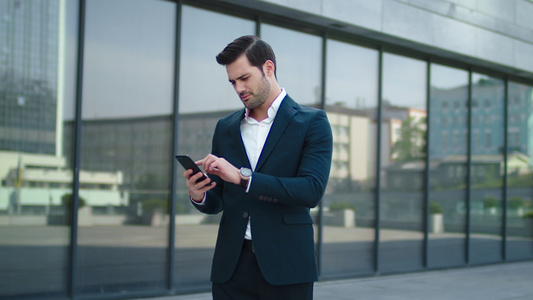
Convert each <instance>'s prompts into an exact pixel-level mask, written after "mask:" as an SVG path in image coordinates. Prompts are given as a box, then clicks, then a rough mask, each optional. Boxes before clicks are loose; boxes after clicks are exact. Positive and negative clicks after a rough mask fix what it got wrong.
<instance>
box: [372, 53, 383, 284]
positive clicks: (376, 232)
mask: <svg viewBox="0 0 533 300" xmlns="http://www.w3.org/2000/svg"><path fill="white" fill-rule="evenodd" d="M378 51H379V56H378V107H377V109H378V111H377V113H378V118H377V123H378V124H377V125H378V126H377V146H376V147H377V151H376V152H377V153H376V156H377V157H376V170H377V172H376V189H375V190H376V195H375V205H374V209H375V211H374V213H375V229H374V239H375V240H374V245H375V247H374V248H375V249H374V272H375V274H376V275H379V273H380V260H379V258H380V253H379V252H380V241H379V239H380V230H381V213H380V208H381V119H382V102H383V101H382V98H383V47H380V49H379V50H378Z"/></svg>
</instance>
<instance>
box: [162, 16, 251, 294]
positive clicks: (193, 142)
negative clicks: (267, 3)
mask: <svg viewBox="0 0 533 300" xmlns="http://www.w3.org/2000/svg"><path fill="white" fill-rule="evenodd" d="M182 17H183V18H182V29H181V30H182V31H181V32H182V40H181V61H180V103H179V108H180V114H179V118H178V153H180V154H189V155H190V156H191V158H192V159H194V160H198V159H201V158H203V157H204V156H205V155H207V154H208V153H211V139H212V137H213V131H214V130H215V125H216V123H217V121H218V120H219V119H220V118H222V117H224V116H226V115H228V114H230V113H231V112H233V111H235V110H237V109H241V108H242V107H243V104H242V102H241V101H240V99H239V97H238V96H237V94H236V93H235V90H234V89H233V86H232V85H231V84H230V83H229V81H228V75H227V73H226V68H225V67H224V66H221V65H219V64H218V63H217V62H216V59H215V57H216V56H217V54H218V53H220V51H222V49H224V47H226V45H227V44H229V43H230V42H231V41H233V40H234V39H236V38H238V37H240V36H243V35H247V34H254V33H255V23H254V22H252V21H249V20H245V19H240V18H235V17H232V16H228V15H223V14H219V13H215V12H210V11H207V10H202V9H198V8H194V7H190V6H184V7H183V11H182ZM206 87H207V88H206ZM177 173H178V174H177V185H178V194H177V196H176V198H177V206H176V207H177V208H176V210H177V211H176V214H177V215H176V246H175V264H174V266H173V267H174V272H175V273H174V283H175V285H176V287H177V288H178V289H179V290H182V291H187V290H195V289H200V288H205V287H206V286H210V282H209V277H210V274H211V262H212V258H213V252H214V248H215V241H216V237H217V232H218V222H219V220H220V216H221V214H218V215H215V216H211V215H205V214H201V213H200V212H198V211H197V210H196V209H195V208H194V207H193V205H192V204H191V203H190V200H189V194H188V189H187V187H186V185H185V179H184V178H183V176H182V173H183V169H182V168H181V166H179V167H178V172H177Z"/></svg>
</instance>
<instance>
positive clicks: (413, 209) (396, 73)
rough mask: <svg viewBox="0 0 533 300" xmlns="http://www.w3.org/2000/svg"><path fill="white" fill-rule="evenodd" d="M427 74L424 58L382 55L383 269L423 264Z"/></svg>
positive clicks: (400, 269) (401, 269)
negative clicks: (419, 59)
mask: <svg viewBox="0 0 533 300" xmlns="http://www.w3.org/2000/svg"><path fill="white" fill-rule="evenodd" d="M426 78H427V66H426V63H425V62H423V61H418V60H414V59H410V58H407V57H402V56H398V55H394V54H389V53H385V54H383V99H382V112H381V115H382V123H381V149H380V152H381V170H380V176H381V201H380V202H381V203H380V208H379V209H380V228H381V230H380V253H379V255H380V271H381V272H405V271H414V270H419V269H422V268H423V257H424V251H423V250H424V247H423V239H424V233H423V230H424V225H423V224H424V222H423V220H424V217H423V216H424V183H425V168H426V163H425V156H426V153H425V147H426V138H425V136H426V116H427V113H426Z"/></svg>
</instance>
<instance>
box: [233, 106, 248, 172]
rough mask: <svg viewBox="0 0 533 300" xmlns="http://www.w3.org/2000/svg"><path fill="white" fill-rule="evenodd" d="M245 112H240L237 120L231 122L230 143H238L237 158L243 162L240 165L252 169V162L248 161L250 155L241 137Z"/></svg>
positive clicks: (236, 147)
mask: <svg viewBox="0 0 533 300" xmlns="http://www.w3.org/2000/svg"><path fill="white" fill-rule="evenodd" d="M244 113H245V110H244V109H242V110H240V113H239V114H236V115H235V118H234V119H233V120H232V122H231V129H230V135H231V136H230V138H229V140H230V141H238V142H237V143H236V145H235V151H236V153H235V154H236V156H237V157H239V159H240V160H241V161H240V162H241V163H240V165H241V166H246V167H248V168H250V162H249V160H248V155H247V154H246V149H245V148H244V142H243V141H242V136H241V121H242V119H243V118H244Z"/></svg>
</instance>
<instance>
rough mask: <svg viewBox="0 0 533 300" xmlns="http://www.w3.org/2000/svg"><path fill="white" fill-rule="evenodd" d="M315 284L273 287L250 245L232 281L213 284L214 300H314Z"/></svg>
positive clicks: (241, 258)
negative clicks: (261, 269) (264, 275)
mask: <svg viewBox="0 0 533 300" xmlns="http://www.w3.org/2000/svg"><path fill="white" fill-rule="evenodd" d="M312 299H313V282H309V283H302V284H292V285H281V286H277V285H271V284H269V283H268V282H266V280H265V278H264V277H263V275H262V274H261V271H260V270H259V266H258V264H257V260H256V258H255V254H254V252H253V250H252V248H251V246H250V244H249V243H245V245H244V246H243V249H242V251H241V256H240V258H239V263H238V265H237V268H236V270H235V272H234V273H233V276H232V277H231V279H230V281H228V282H226V283H213V300H312Z"/></svg>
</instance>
